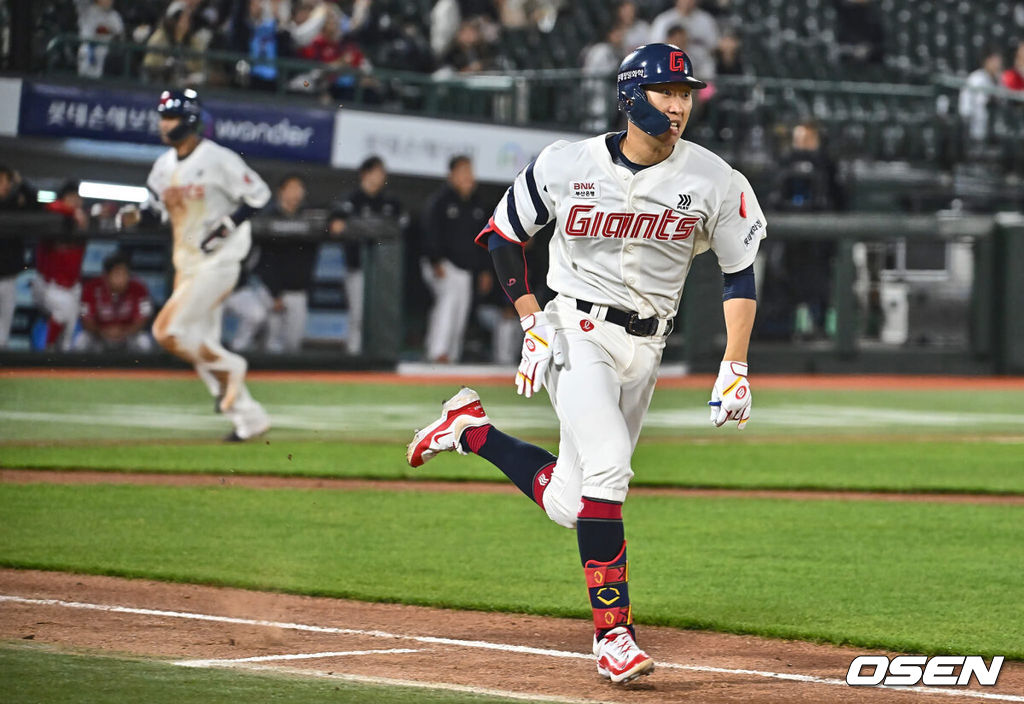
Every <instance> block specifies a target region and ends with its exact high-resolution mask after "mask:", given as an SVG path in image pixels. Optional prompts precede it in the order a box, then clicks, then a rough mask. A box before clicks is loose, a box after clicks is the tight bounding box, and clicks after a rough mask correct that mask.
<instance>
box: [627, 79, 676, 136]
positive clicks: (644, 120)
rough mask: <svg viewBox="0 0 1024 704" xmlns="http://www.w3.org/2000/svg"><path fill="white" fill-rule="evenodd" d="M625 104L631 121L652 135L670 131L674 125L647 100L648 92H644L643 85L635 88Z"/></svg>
mask: <svg viewBox="0 0 1024 704" xmlns="http://www.w3.org/2000/svg"><path fill="white" fill-rule="evenodd" d="M625 104H626V105H627V107H626V115H627V116H628V117H629V121H630V122H632V123H633V124H634V125H636V126H637V127H639V128H640V129H641V130H643V131H644V132H646V133H647V134H649V135H651V136H652V137H657V136H658V135H660V134H664V133H665V132H668V130H669V127H671V126H672V122H671V121H670V120H669V119H668V118H667V117H665V115H664V114H663V113H662V112H661V111H660V110H658V109H657V108H655V107H654V106H653V105H651V103H650V101H648V100H647V93H645V92H644V87H643V86H642V85H638V86H635V87H634V88H633V93H632V94H631V95H630V99H629V101H628V103H625Z"/></svg>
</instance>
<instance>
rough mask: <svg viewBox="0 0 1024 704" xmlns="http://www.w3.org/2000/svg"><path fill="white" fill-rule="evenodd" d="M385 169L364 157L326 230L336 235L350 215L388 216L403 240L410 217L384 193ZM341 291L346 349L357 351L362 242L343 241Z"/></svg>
mask: <svg viewBox="0 0 1024 704" xmlns="http://www.w3.org/2000/svg"><path fill="white" fill-rule="evenodd" d="M387 180H388V172H387V169H386V168H385V167H384V161H383V160H382V159H381V158H380V157H379V156H371V157H368V158H367V159H366V160H365V161H364V162H363V163H362V164H360V166H359V187H358V188H356V189H355V190H354V191H352V192H351V193H349V194H348V195H347V196H345V197H344V198H343V199H342V200H341V201H339V202H338V203H336V204H335V206H334V207H333V208H332V210H331V218H330V222H329V223H328V229H329V230H330V233H331V234H332V235H335V236H338V235H341V234H342V233H343V232H344V231H345V224H346V222H347V221H348V220H349V219H350V218H369V217H377V218H391V219H394V220H395V221H397V223H398V227H399V228H400V229H401V230H402V235H403V237H404V238H405V240H406V241H408V240H409V230H410V227H411V224H412V218H411V217H409V214H408V213H407V212H406V211H405V209H404V208H403V207H402V204H401V203H399V202H398V201H397V200H396V199H394V198H392V197H391V196H389V195H387V194H385V193H384V186H385V184H387ZM344 249H345V269H346V271H345V294H346V297H347V298H348V310H349V323H348V330H349V333H348V341H347V344H348V351H349V353H350V354H359V353H360V351H361V350H362V346H363V245H362V243H360V242H356V241H354V240H348V241H346V242H345V243H344Z"/></svg>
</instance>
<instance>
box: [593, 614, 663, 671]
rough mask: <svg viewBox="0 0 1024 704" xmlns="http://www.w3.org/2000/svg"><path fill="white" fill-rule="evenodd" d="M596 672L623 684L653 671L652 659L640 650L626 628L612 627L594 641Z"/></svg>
mask: <svg viewBox="0 0 1024 704" xmlns="http://www.w3.org/2000/svg"><path fill="white" fill-rule="evenodd" d="M594 655H596V656H597V674H599V675H601V677H606V678H608V679H610V680H611V681H612V682H614V683H616V684H624V683H626V682H629V681H631V680H635V679H636V678H637V677H640V676H642V675H649V674H651V673H652V672H654V659H653V658H651V656H650V655H648V654H647V653H645V652H644V651H642V650H640V646H638V645H637V644H636V641H635V640H633V636H632V634H630V632H629V629H628V628H624V627H621V626H620V627H619V628H613V629H612V630H610V631H608V633H606V634H605V636H604V638H602V639H601V640H600V641H597V640H595V641H594Z"/></svg>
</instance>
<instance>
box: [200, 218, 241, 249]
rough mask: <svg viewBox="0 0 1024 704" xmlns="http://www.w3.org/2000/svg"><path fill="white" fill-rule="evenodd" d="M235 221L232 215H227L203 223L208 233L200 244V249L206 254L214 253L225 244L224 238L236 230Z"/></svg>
mask: <svg viewBox="0 0 1024 704" xmlns="http://www.w3.org/2000/svg"><path fill="white" fill-rule="evenodd" d="M235 227H237V226H236V225H235V221H234V220H232V219H231V216H230V215H225V216H224V217H222V218H221V219H219V220H214V221H213V222H205V223H203V230H204V231H205V232H207V233H208V234H207V235H206V237H205V238H204V239H203V241H202V242H201V243H200V244H199V249H201V250H203V252H204V253H205V254H213V253H214V252H216V251H217V250H218V249H220V246H221V245H222V244H224V238H225V237H227V236H228V235H230V234H231V233H232V232H234V231H235Z"/></svg>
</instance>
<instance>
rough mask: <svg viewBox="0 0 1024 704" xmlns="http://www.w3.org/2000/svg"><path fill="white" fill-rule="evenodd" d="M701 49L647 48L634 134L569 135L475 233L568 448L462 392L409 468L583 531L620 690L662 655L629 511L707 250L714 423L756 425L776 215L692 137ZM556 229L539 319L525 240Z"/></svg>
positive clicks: (583, 551) (608, 673)
mask: <svg viewBox="0 0 1024 704" xmlns="http://www.w3.org/2000/svg"><path fill="white" fill-rule="evenodd" d="M704 87H705V84H704V83H703V82H702V81H699V80H697V79H696V78H694V77H693V69H692V65H691V63H690V59H689V57H687V55H686V54H685V53H684V52H683V51H681V50H680V49H679V48H678V47H675V46H672V45H669V44H648V45H646V46H642V47H640V48H639V49H637V50H636V51H634V52H633V53H631V54H630V55H629V56H627V57H626V58H625V60H624V61H623V62H622V65H621V66H620V67H619V74H618V98H619V105H620V107H621V108H622V109H623V110H624V111H625V112H626V115H627V116H628V118H629V122H628V125H627V129H626V131H625V132H620V133H617V134H605V135H600V136H597V137H593V138H591V139H585V140H582V141H579V142H573V143H570V142H564V141H560V142H555V143H554V144H552V145H550V146H548V147H547V148H545V149H544V150H543V151H542V152H541V153H540V155H539V156H538V157H537V158H536V160H535V161H533V163H531V164H529V165H528V166H527V167H526V168H525V169H523V171H522V172H520V174H519V175H518V176H517V177H516V180H515V183H513V184H512V186H511V187H510V188H509V189H508V190H507V191H506V193H505V195H504V197H503V198H502V199H501V201H500V202H499V203H498V206H497V208H495V210H494V215H493V217H492V218H491V220H490V222H489V224H488V226H487V227H486V228H485V229H484V230H483V232H481V233H480V235H479V237H478V238H477V241H478V243H480V244H484V245H486V246H487V247H488V249H489V250H490V253H491V257H492V259H493V261H494V267H495V270H496V272H497V275H498V279H499V280H500V281H501V283H502V286H503V287H504V289H505V291H506V292H507V293H508V295H509V297H510V298H511V299H512V300H513V301H514V303H515V306H516V309H517V310H518V312H519V314H520V316H521V317H522V326H523V330H524V331H525V336H524V339H523V350H522V362H521V363H520V365H519V371H518V373H517V374H516V389H517V391H518V392H519V393H520V394H522V395H525V396H526V397H530V396H532V395H533V394H534V393H536V392H537V391H538V390H539V389H540V388H541V387H547V389H548V394H549V396H550V398H551V403H552V405H553V406H554V409H555V412H556V414H557V415H558V419H559V423H560V442H559V448H558V456H557V457H555V456H553V455H551V454H550V453H548V452H547V451H546V450H544V449H542V448H539V447H536V446H533V445H529V444H527V443H525V442H522V441H521V440H518V439H516V438H513V437H510V436H508V435H506V434H504V433H502V432H501V431H499V430H498V429H497V428H495V427H494V426H493V425H492V424H491V422H490V420H489V419H488V417H487V414H486V413H485V412H484V409H483V407H482V405H481V403H480V398H479V396H478V395H477V394H476V392H474V391H473V390H471V389H468V388H463V389H462V390H461V391H459V392H458V393H457V394H456V395H455V396H454V397H452V398H451V399H449V400H448V401H447V402H446V403H445V404H444V405H443V407H442V414H441V418H440V419H438V420H437V421H435V422H434V423H432V424H431V425H430V426H428V427H427V428H425V429H424V430H422V431H419V432H417V433H416V434H415V436H414V437H413V440H412V442H411V443H410V444H409V447H408V451H407V459H408V461H409V464H411V465H412V466H414V467H418V466H420V465H422V464H423V463H424V462H426V461H428V460H430V459H431V458H433V457H434V456H436V455H437V454H438V453H440V452H445V451H451V450H454V451H456V452H459V453H461V454H467V453H470V452H472V453H476V454H478V455H480V456H481V457H483V458H485V459H487V460H489V461H490V462H492V463H493V464H495V465H496V466H497V467H498V468H499V469H501V471H502V472H504V473H505V474H506V475H507V476H508V478H509V479H511V480H512V481H513V482H514V483H515V484H516V486H518V487H519V488H520V489H521V490H522V492H523V493H524V494H526V495H527V496H528V497H529V498H530V499H532V500H533V501H535V502H536V503H537V504H538V505H539V506H540V507H541V508H542V509H543V510H544V511H545V512H546V513H547V515H548V517H550V518H551V519H552V520H553V521H555V522H556V523H558V524H559V525H562V526H565V527H566V528H575V529H576V535H577V540H578V543H579V551H580V559H581V561H582V564H583V572H584V576H585V578H586V584H587V589H588V591H589V596H590V603H591V607H592V610H593V616H594V655H595V657H596V658H597V671H598V673H599V674H600V675H602V676H603V677H606V678H608V679H610V680H611V681H612V682H616V683H621V682H628V681H630V680H633V679H635V678H637V677H639V676H641V675H646V674H649V673H650V672H651V671H652V670H653V669H654V661H653V660H652V659H651V658H650V656H648V655H647V654H646V653H645V652H644V651H643V650H641V649H640V648H639V647H638V646H637V643H636V634H635V630H634V626H633V612H632V607H631V605H630V598H629V589H628V585H629V569H628V566H627V565H628V563H627V560H626V541H625V532H624V530H623V525H622V503H623V501H624V500H625V498H626V493H627V492H628V490H629V480H630V479H631V478H632V476H633V470H632V467H631V465H630V460H631V457H632V454H633V450H634V448H635V447H636V442H637V438H638V436H639V434H640V428H641V425H642V424H643V420H644V416H645V414H646V412H647V408H648V405H649V404H650V400H651V395H652V393H653V391H654V385H655V381H656V379H657V375H658V367H659V364H660V361H661V355H662V351H663V350H664V348H665V339H666V337H667V335H668V334H669V333H670V332H671V331H672V321H673V318H674V317H675V315H676V311H677V310H678V308H679V301H680V298H681V296H682V291H683V282H684V280H685V279H686V274H687V272H688V271H689V269H690V265H691V263H692V261H693V258H694V257H695V256H696V255H698V254H700V253H701V252H704V251H706V250H708V249H711V250H713V251H714V252H715V254H716V256H717V257H718V263H719V265H720V267H721V269H722V272H723V275H724V280H725V281H724V283H725V285H724V296H723V298H724V303H723V309H724V314H725V322H726V328H727V331H728V341H727V343H726V349H725V354H724V361H723V362H722V363H721V366H720V369H719V374H718V378H717V380H716V381H715V383H714V386H713V388H712V391H711V401H710V403H709V405H710V407H711V422H712V423H713V424H714V425H716V426H722V425H724V424H725V423H726V422H728V421H736V422H737V424H738V427H739V428H743V426H744V425H745V424H746V423H747V421H748V419H749V418H750V400H751V395H750V385H749V383H748V381H747V346H748V343H749V339H750V331H751V327H752V325H753V322H754V314H755V311H756V307H757V304H756V300H755V286H754V274H753V267H752V265H753V262H754V257H755V255H756V254H757V249H758V245H759V242H760V240H761V238H763V237H764V236H765V217H764V214H763V213H762V212H761V209H760V207H759V206H758V203H757V198H756V197H755V196H754V193H753V191H752V190H751V188H750V184H749V183H748V182H747V179H746V178H744V177H743V175H742V174H740V173H739V172H737V171H735V170H733V169H732V167H730V166H729V164H727V163H726V162H724V161H723V160H722V159H720V158H719V157H717V156H716V155H714V154H712V153H711V152H709V151H708V150H706V149H704V148H702V147H699V146H697V145H696V144H693V143H690V142H687V141H684V140H682V139H681V137H682V134H683V130H685V129H686V123H687V120H688V119H689V117H690V111H691V108H692V105H693V102H692V98H691V92H692V91H693V90H696V89H700V88H704ZM551 220H555V222H556V227H555V232H554V235H553V236H552V239H551V244H550V250H551V264H550V268H549V271H548V278H547V282H548V285H549V286H550V287H551V289H552V290H554V291H556V292H557V295H556V297H555V298H554V299H553V300H552V301H551V302H550V303H548V305H547V306H546V308H545V309H544V310H541V309H540V307H539V306H538V304H537V300H536V298H535V297H534V295H533V294H532V293H531V292H530V289H529V287H528V284H527V281H526V269H525V262H524V258H523V253H522V243H524V242H525V241H527V240H528V239H529V238H530V237H531V236H533V235H534V234H535V233H536V232H537V231H538V230H540V229H541V228H542V227H543V226H544V225H545V224H547V223H548V222H550V221H551Z"/></svg>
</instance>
